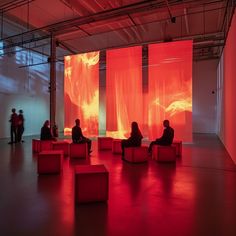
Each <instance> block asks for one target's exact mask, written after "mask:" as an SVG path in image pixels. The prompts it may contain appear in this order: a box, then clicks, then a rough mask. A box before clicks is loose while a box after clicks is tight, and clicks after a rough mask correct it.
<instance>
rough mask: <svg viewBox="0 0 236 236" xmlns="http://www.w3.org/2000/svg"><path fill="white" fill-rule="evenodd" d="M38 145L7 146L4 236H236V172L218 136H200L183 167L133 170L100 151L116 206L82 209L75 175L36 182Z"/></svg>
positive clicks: (3, 152)
mask: <svg viewBox="0 0 236 236" xmlns="http://www.w3.org/2000/svg"><path fill="white" fill-rule="evenodd" d="M31 138H32V137H26V138H25V141H26V142H25V143H22V144H15V145H8V144H7V140H5V139H4V140H0V187H1V192H0V235H1V236H8V235H9V236H12V235H17V236H18V235H19V236H21V235H23V236H28V235H33V236H39V235H40V236H54V235H55V236H67V235H68V236H70V235H79V236H84V235H89V236H93V235H94V236H99V235H109V236H123V235H124V236H126V235H129V236H133V235H134V236H172V235H173V236H218V235H219V236H235V235H236V166H235V165H234V163H233V161H232V160H231V159H230V157H229V155H228V154H227V152H226V150H225V149H224V147H223V145H222V144H221V142H220V141H219V139H218V138H217V136H215V135H204V134H197V135H196V134H195V135H194V139H193V143H192V144H185V145H183V156H182V158H181V159H179V160H178V161H177V163H176V165H173V164H158V163H156V162H155V161H153V160H149V161H148V163H146V164H129V163H126V162H123V161H121V158H120V156H119V155H112V154H111V152H110V151H103V152H98V151H97V143H96V141H93V152H92V155H91V157H90V163H91V164H104V165H105V166H106V167H107V169H108V170H109V178H110V179H109V201H108V202H107V204H105V203H93V204H85V205H80V206H75V204H74V198H73V197H74V191H73V168H74V165H76V164H86V163H84V162H83V161H72V162H71V161H70V160H69V159H68V158H65V159H64V166H63V173H62V174H61V175H46V176H38V175H37V156H35V155H33V154H32V149H31Z"/></svg>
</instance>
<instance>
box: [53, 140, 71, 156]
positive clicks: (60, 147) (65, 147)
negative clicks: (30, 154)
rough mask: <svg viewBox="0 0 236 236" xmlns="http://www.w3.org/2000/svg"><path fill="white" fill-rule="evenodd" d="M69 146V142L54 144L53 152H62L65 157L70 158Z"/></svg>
mask: <svg viewBox="0 0 236 236" xmlns="http://www.w3.org/2000/svg"><path fill="white" fill-rule="evenodd" d="M69 146H70V144H69V143H68V142H67V141H57V142H52V150H61V151H63V153H64V156H69V150H70V149H69Z"/></svg>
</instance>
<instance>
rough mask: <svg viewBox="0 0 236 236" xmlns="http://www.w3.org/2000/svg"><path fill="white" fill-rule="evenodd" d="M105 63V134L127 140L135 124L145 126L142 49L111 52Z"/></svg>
mask: <svg viewBox="0 0 236 236" xmlns="http://www.w3.org/2000/svg"><path fill="white" fill-rule="evenodd" d="M106 62H107V67H106V68H107V70H106V134H107V136H112V137H117V138H118V137H119V138H124V137H128V136H129V135H130V126H131V122H132V121H137V122H138V123H139V125H140V128H142V127H141V126H142V123H143V105H142V104H143V103H142V47H140V46H138V47H130V48H123V49H116V50H109V51H107V54H106Z"/></svg>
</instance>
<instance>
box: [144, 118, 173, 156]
mask: <svg viewBox="0 0 236 236" xmlns="http://www.w3.org/2000/svg"><path fill="white" fill-rule="evenodd" d="M163 126H164V131H163V134H162V136H161V137H160V138H157V139H156V140H155V141H152V142H151V143H150V145H149V148H148V152H149V153H151V152H152V146H153V145H154V144H158V145H162V146H169V145H171V144H172V142H173V139H174V129H173V128H171V127H170V122H169V120H164V121H163Z"/></svg>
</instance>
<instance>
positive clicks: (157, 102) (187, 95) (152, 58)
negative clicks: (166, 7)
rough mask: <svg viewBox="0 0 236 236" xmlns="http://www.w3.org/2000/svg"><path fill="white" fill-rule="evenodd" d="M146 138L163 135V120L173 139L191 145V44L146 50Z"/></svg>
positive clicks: (150, 46) (153, 47)
mask: <svg viewBox="0 0 236 236" xmlns="http://www.w3.org/2000/svg"><path fill="white" fill-rule="evenodd" d="M147 101H148V102H147V104H146V106H147V107H148V109H147V110H148V129H149V132H148V136H149V139H150V140H153V139H156V138H157V137H160V136H161V134H162V130H163V126H162V121H163V120H164V119H168V120H170V124H171V126H172V127H173V128H174V129H175V139H180V140H182V141H184V142H191V141H192V41H180V42H171V43H160V44H150V45H149V46H148V99H147Z"/></svg>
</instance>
